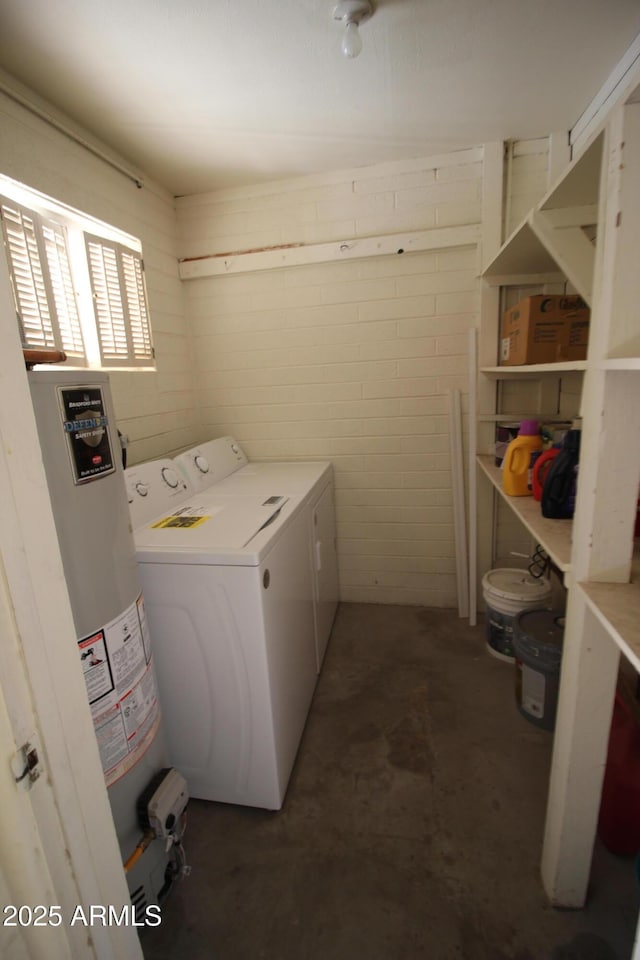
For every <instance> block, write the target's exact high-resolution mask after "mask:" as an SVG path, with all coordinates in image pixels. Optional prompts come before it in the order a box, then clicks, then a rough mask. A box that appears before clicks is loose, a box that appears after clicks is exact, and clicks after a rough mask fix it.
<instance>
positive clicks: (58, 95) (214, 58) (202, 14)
mask: <svg viewBox="0 0 640 960" xmlns="http://www.w3.org/2000/svg"><path fill="white" fill-rule="evenodd" d="M335 2H336V0H0V66H1V67H2V68H3V69H4V70H6V71H8V72H9V73H11V74H13V76H15V77H16V78H17V79H18V80H20V81H21V82H22V83H24V84H26V85H27V86H29V87H30V88H31V89H32V90H34V91H35V92H36V93H38V94H40V95H41V96H44V97H46V98H47V99H48V100H49V101H50V102H51V103H52V104H54V105H55V106H57V107H59V108H60V109H62V110H63V111H64V112H65V113H67V114H68V115H69V116H70V117H72V118H73V119H74V120H76V121H78V122H80V123H81V124H82V125H83V126H84V127H86V128H87V129H88V130H89V131H91V132H93V133H94V134H96V135H98V136H99V137H100V138H101V139H102V140H104V141H105V142H106V143H108V144H109V145H110V146H112V147H113V148H114V149H116V150H118V152H119V153H120V154H122V155H123V156H124V157H126V158H127V159H128V160H130V161H131V162H133V163H134V164H135V165H136V166H137V167H138V168H140V169H142V170H143V171H144V172H145V173H146V174H147V175H149V176H152V177H153V178H154V179H156V180H158V181H160V182H161V183H163V184H164V185H165V186H167V187H168V188H169V189H170V190H171V191H172V192H173V193H174V194H190V193H198V192H202V191H206V190H212V189H218V188H221V187H227V186H234V185H239V184H248V183H257V182H259V181H262V180H267V179H269V180H270V179H281V178H287V177H291V176H297V175H301V174H306V173H314V172H323V171H327V170H338V169H343V168H348V167H354V166H362V165H366V164H371V163H377V162H382V161H385V160H392V159H400V158H407V157H415V156H420V155H425V154H431V153H438V152H441V151H442V150H449V149H452V148H460V147H465V146H471V145H474V144H478V143H482V142H485V141H489V140H496V139H500V140H504V139H509V138H530V137H537V136H543V135H545V134H547V133H549V132H552V131H553V132H555V131H561V130H569V129H570V127H571V126H572V125H573V124H574V123H575V121H576V120H577V119H578V117H579V116H580V114H581V113H582V111H583V110H584V108H585V107H586V106H587V105H588V103H589V102H590V100H591V99H592V97H593V96H594V95H595V94H596V93H597V92H598V90H599V89H600V87H601V85H602V84H603V83H604V81H605V80H606V79H607V77H608V75H609V73H610V72H611V70H612V69H613V68H614V67H615V65H616V63H617V62H618V61H619V60H620V59H621V58H622V56H623V55H624V53H625V51H626V50H627V49H628V47H629V46H630V45H631V43H632V42H633V40H634V39H635V37H636V36H637V35H638V34H640V2H638V0H377V2H375V12H374V15H373V17H372V18H371V19H370V20H369V21H367V22H366V23H365V24H364V25H363V26H362V28H361V36H362V40H363V45H364V49H363V52H362V54H361V55H360V56H359V57H358V58H357V59H354V60H346V59H344V58H343V56H342V54H341V52H340V39H341V33H342V31H341V27H340V24H339V23H337V22H336V21H335V20H334V19H333V8H334V4H335ZM0 132H1V131H0Z"/></svg>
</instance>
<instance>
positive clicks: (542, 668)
mask: <svg viewBox="0 0 640 960" xmlns="http://www.w3.org/2000/svg"><path fill="white" fill-rule="evenodd" d="M563 638H564V614H563V613H559V612H558V611H557V610H525V611H523V612H522V613H519V614H518V616H517V617H516V618H515V623H514V631H513V645H514V649H515V654H516V703H517V705H518V710H519V711H520V713H521V714H522V716H523V717H526V719H527V720H529V721H530V722H531V723H533V724H535V725H536V726H537V727H542V728H543V729H544V730H553V729H554V728H555V725H556V711H557V708H558V688H559V686H560V667H561V664H562V642H563Z"/></svg>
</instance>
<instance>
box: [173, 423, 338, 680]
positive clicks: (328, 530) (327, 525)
mask: <svg viewBox="0 0 640 960" xmlns="http://www.w3.org/2000/svg"><path fill="white" fill-rule="evenodd" d="M175 462H176V464H177V466H178V467H179V468H180V470H181V472H182V475H183V476H184V478H185V480H186V481H187V483H188V484H189V485H190V486H191V487H192V489H193V490H194V491H198V490H208V489H210V488H211V487H213V486H215V489H216V490H219V491H220V492H221V493H229V494H234V495H236V494H269V493H276V492H277V493H280V494H281V495H283V496H293V495H294V496H296V497H299V498H300V501H301V504H302V508H303V509H304V510H305V513H306V516H307V522H308V528H309V560H310V563H311V569H312V582H313V608H314V630H315V642H316V666H317V670H318V673H319V672H320V669H321V667H322V662H323V660H324V656H325V653H326V650H327V644H328V642H329V636H330V634H331V628H332V626H333V621H334V619H335V615H336V610H337V606H338V562H337V556H336V524H335V501H334V484H333V466H332V464H331V463H330V462H329V461H320V462H314V461H292V462H286V463H278V462H270V461H257V462H253V461H252V462H250V461H249V460H248V459H247V457H246V455H245V453H244V451H243V450H242V448H241V447H240V444H239V443H238V442H237V440H235V439H234V438H233V437H218V438H217V439H215V440H209V441H208V442H207V443H203V444H200V445H199V446H197V447H193V448H192V449H191V450H187V451H185V452H184V453H181V454H179V455H178V456H177V457H176V458H175Z"/></svg>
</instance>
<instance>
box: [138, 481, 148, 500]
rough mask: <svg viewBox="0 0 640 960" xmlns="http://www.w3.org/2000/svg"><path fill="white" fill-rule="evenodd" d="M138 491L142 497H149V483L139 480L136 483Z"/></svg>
mask: <svg viewBox="0 0 640 960" xmlns="http://www.w3.org/2000/svg"><path fill="white" fill-rule="evenodd" d="M136 493H137V494H139V495H140V496H141V497H148V496H149V484H148V483H143V482H142V480H138V482H137V483H136Z"/></svg>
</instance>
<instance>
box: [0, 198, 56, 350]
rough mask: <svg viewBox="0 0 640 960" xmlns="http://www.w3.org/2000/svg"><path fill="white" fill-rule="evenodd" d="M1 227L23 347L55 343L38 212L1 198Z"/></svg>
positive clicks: (44, 345)
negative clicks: (43, 264)
mask: <svg viewBox="0 0 640 960" xmlns="http://www.w3.org/2000/svg"><path fill="white" fill-rule="evenodd" d="M0 209H1V211H2V229H3V233H4V238H5V244H6V249H7V253H8V261H9V270H10V274H11V281H12V284H13V293H14V298H15V301H16V309H17V313H18V323H19V325H20V333H21V337H22V345H23V346H24V347H32V348H33V349H54V348H56V347H57V346H58V345H57V344H56V340H55V336H54V330H53V325H52V322H51V313H50V311H49V304H48V302H47V291H46V287H45V283H44V276H43V273H42V262H41V258H40V250H39V247H38V239H37V234H36V219H37V215H36V214H32V213H30V211H28V210H23V209H22V208H21V207H19V206H18V204H14V203H11V202H10V201H8V200H4V199H2V201H1V207H0Z"/></svg>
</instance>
